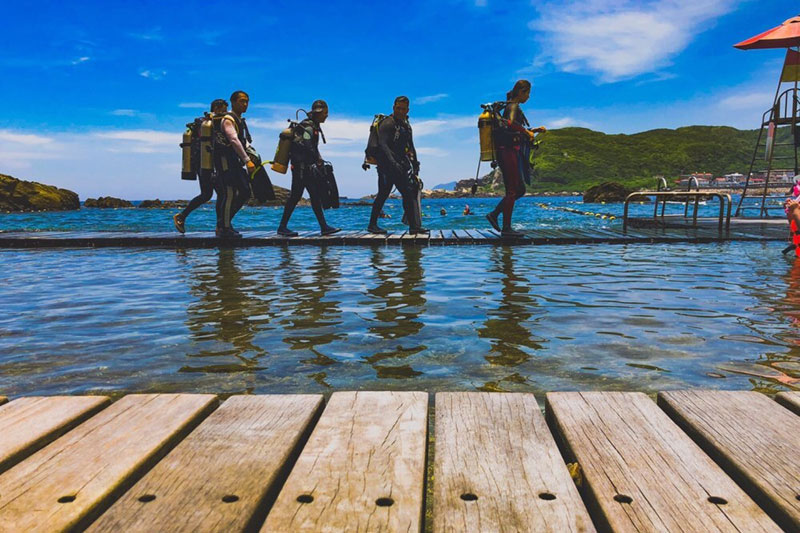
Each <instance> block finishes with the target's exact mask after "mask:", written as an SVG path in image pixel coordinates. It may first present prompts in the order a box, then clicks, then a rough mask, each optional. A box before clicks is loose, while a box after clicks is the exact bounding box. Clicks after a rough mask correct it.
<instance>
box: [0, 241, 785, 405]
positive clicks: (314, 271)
mask: <svg viewBox="0 0 800 533" xmlns="http://www.w3.org/2000/svg"><path fill="white" fill-rule="evenodd" d="M778 244H779V243H775V246H767V245H764V244H759V243H751V244H747V243H744V244H737V245H720V244H711V245H703V246H696V245H671V246H666V245H665V246H657V245H654V246H605V247H604V246H583V247H578V246H574V247H573V246H553V247H547V246H544V247H533V246H520V247H493V246H465V247H428V248H422V247H374V248H368V247H344V246H341V247H316V246H293V247H284V248H281V247H270V248H257V249H256V248H254V249H220V250H186V251H177V252H176V251H171V250H124V249H123V250H110V249H102V250H45V251H36V250H25V251H14V250H2V251H0V268H1V269H2V270H3V272H6V273H9V275H10V279H9V282H8V283H5V284H3V285H2V287H0V298H2V301H3V304H4V311H5V312H4V313H3V314H2V315H0V394H4V395H9V394H11V395H13V394H23V393H24V394H54V393H76V392H86V391H102V392H108V393H122V392H131V391H212V392H230V393H235V392H261V393H265V392H309V391H330V390H336V389H369V388H380V389H418V390H419V389H421V390H431V391H434V390H513V391H546V390H564V389H628V390H642V391H648V392H652V391H656V390H664V389H671V388H680V387H698V386H702V387H712V388H713V387H718V388H752V389H757V390H764V391H768V392H774V391H777V390H785V389H792V388H800V341H798V338H799V337H798V330H799V329H800V262H798V265H794V264H793V263H792V262H791V261H785V260H784V259H783V258H781V257H780V256H779V255H780V254H779V252H780V250H779V249H778V248H779V246H778Z"/></svg>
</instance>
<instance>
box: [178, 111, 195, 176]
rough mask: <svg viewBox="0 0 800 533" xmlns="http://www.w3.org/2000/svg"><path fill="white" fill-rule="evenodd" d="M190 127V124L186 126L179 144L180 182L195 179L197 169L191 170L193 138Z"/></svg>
mask: <svg viewBox="0 0 800 533" xmlns="http://www.w3.org/2000/svg"><path fill="white" fill-rule="evenodd" d="M192 125H193V124H192V123H189V124H187V125H186V131H184V132H183V142H182V143H181V144H180V146H181V156H182V157H181V179H182V180H194V179H197V169H194V168H192V139H193V137H194V133H193V132H192Z"/></svg>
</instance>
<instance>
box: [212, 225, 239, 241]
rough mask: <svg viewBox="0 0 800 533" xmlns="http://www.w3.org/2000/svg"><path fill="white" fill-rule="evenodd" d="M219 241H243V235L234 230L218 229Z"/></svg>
mask: <svg viewBox="0 0 800 533" xmlns="http://www.w3.org/2000/svg"><path fill="white" fill-rule="evenodd" d="M216 234H217V238H218V239H241V238H242V234H241V233H239V232H238V231H234V230H233V229H232V228H217V232H216Z"/></svg>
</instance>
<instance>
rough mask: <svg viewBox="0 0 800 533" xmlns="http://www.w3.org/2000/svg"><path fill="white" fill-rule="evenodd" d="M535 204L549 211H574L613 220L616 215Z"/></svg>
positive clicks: (578, 213) (577, 213)
mask: <svg viewBox="0 0 800 533" xmlns="http://www.w3.org/2000/svg"><path fill="white" fill-rule="evenodd" d="M536 205H537V206H538V207H541V208H542V209H547V210H549V211H566V212H567V213H575V214H576V215H584V216H587V217H595V218H602V219H603V220H615V219H616V218H617V216H616V215H612V214H610V213H592V212H591V211H581V210H580V209H575V208H574V207H558V206H554V205H549V204H536Z"/></svg>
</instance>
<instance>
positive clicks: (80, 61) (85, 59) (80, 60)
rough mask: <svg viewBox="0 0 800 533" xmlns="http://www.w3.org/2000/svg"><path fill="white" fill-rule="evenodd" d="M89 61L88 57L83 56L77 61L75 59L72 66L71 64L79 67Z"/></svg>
mask: <svg viewBox="0 0 800 533" xmlns="http://www.w3.org/2000/svg"><path fill="white" fill-rule="evenodd" d="M90 59H91V58H90V57H89V56H83V57H79V58H78V59H75V60H74V61H73V62H72V64H73V65H80V64H81V63H85V62H87V61H89V60H90Z"/></svg>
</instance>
